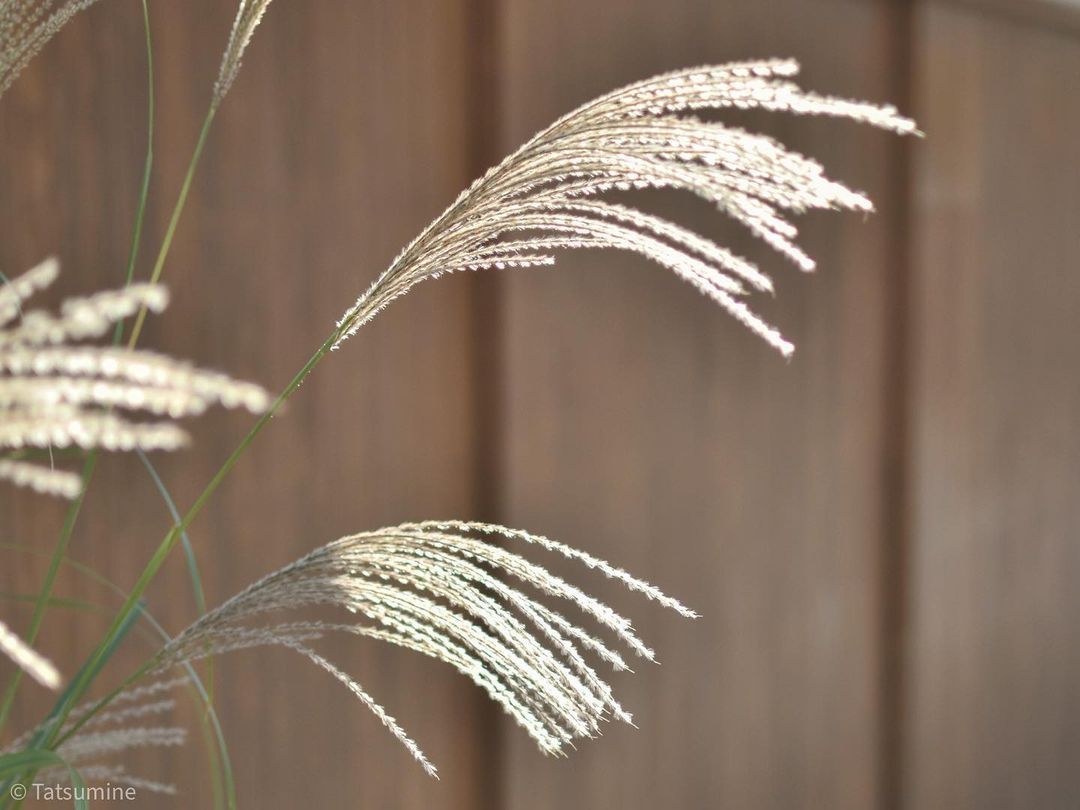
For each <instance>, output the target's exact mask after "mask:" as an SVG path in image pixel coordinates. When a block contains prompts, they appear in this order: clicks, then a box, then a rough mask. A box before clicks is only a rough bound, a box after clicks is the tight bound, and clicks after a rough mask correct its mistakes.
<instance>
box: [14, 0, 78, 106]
mask: <svg viewBox="0 0 1080 810" xmlns="http://www.w3.org/2000/svg"><path fill="white" fill-rule="evenodd" d="M95 2H97V0H4V2H0V96H2V95H3V94H4V93H5V92H7V89H8V88H9V87H11V84H12V82H14V81H15V79H16V78H18V75H19V74H20V73H21V72H22V70H23V68H25V67H26V65H27V64H28V63H29V62H30V60H31V59H33V58H34V56H36V55H37V53H38V51H40V50H41V49H42V48H44V47H45V44H46V43H47V42H48V41H49V40H50V39H52V38H53V36H54V35H55V34H56V32H57V31H59V30H60V29H61V28H63V27H64V25H65V23H67V21H68V20H70V19H71V18H72V17H74V16H75V15H76V14H78V13H79V12H80V11H82V10H83V9H85V8H89V7H90V6H92V5H93V4H94V3H95Z"/></svg>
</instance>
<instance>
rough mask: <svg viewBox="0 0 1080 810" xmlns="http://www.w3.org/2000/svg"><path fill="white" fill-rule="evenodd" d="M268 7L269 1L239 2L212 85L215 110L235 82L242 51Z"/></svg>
mask: <svg viewBox="0 0 1080 810" xmlns="http://www.w3.org/2000/svg"><path fill="white" fill-rule="evenodd" d="M269 5H270V0H240V5H239V7H238V8H237V10H236V18H235V19H234V20H233V27H232V31H231V32H230V33H229V43H228V45H227V46H226V47H225V54H224V55H223V56H222V57H221V68H220V69H219V71H218V78H217V81H216V82H215V83H214V97H213V105H214V107H215V108H216V107H217V106H218V105H219V104H221V102H222V100H224V98H225V96H226V95H227V94H228V92H229V88H231V87H232V85H233V82H234V81H236V75H237V74H238V73H239V72H240V66H241V61H242V60H243V58H244V51H246V50H247V47H248V45H249V44H250V43H251V38H252V36H254V34H255V29H256V28H257V27H258V25H259V22H260V21H261V20H262V17H263V14H265V13H266V8H267V6H269Z"/></svg>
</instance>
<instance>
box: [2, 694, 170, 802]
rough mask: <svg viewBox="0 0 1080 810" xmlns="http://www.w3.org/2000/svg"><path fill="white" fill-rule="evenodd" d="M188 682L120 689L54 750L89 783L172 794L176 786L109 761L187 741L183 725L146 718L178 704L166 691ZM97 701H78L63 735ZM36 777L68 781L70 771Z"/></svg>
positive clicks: (15, 743)
mask: <svg viewBox="0 0 1080 810" xmlns="http://www.w3.org/2000/svg"><path fill="white" fill-rule="evenodd" d="M187 682H188V678H187V677H186V676H181V677H177V678H171V679H168V680H155V681H151V682H149V683H147V684H144V685H142V686H137V687H133V688H131V689H127V690H125V691H124V692H121V693H120V694H119V695H118V696H117V697H116V698H115V699H114V700H113V701H112V703H111V705H110V708H109V709H108V710H106V711H103V712H99V713H97V714H95V715H93V716H91V717H89V719H87V720H85V721H84V723H83V725H82V727H81V728H79V729H78V730H77V731H75V733H74V734H72V735H71V737H70V738H68V739H67V740H65V741H64V742H63V743H62V744H61V745H60V747H59V748H58V749H57V753H58V754H59V755H60V756H61V757H62V758H63V759H64V762H65V763H66V764H67V765H68V766H69V767H73V768H76V769H77V770H78V772H79V775H80V776H81V777H82V778H83V780H84V781H85V782H87V783H88V784H92V783H102V782H109V783H111V784H113V785H122V786H128V787H133V788H136V789H137V790H140V791H146V792H148V793H161V794H175V793H176V788H175V786H173V785H169V784H164V783H161V782H157V781H154V780H151V779H146V778H144V777H141V776H137V775H135V774H132V773H129V772H128V771H127V770H126V769H125V768H124V767H123V766H122V765H119V764H116V763H111V762H109V759H110V758H111V757H115V756H119V755H123V754H125V753H127V752H129V751H132V750H134V749H138V748H172V747H176V746H179V745H183V744H184V743H185V742H186V740H187V731H186V729H184V728H183V727H180V726H168V725H148V723H151V722H154V720H153V719H154V718H158V717H161V716H162V715H165V714H169V713H170V712H172V711H173V709H175V708H176V700H175V699H174V698H172V697H170V694H171V693H172V692H173V691H174V690H176V689H177V688H179V687H181V686H183V685H185V684H186V683H187ZM95 704H96V701H89V702H87V703H84V704H82V705H80V706H78V707H77V708H76V709H75V710H74V711H73V712H72V714H71V716H70V717H69V718H68V720H67V722H66V723H65V724H64V725H63V727H62V728H61V734H63V735H66V734H67V732H69V731H71V730H72V729H73V728H74V726H75V723H76V722H78V721H80V720H83V718H85V717H86V715H87V713H88V712H89V711H90V709H91V708H92V707H94V705H95ZM39 730H40V727H38V728H33V729H30V730H29V731H27V732H26V733H24V734H23V735H21V736H20V737H18V738H16V739H14V740H12V741H11V742H10V743H9V744H8V745H7V746H5V747H4V748H3V749H0V754H5V753H13V752H15V751H19V750H21V749H23V748H25V746H26V745H28V744H29V743H30V741H31V740H32V739H33V736H34V734H35V733H36V732H38V731H39ZM38 779H39V781H41V782H43V783H45V784H68V783H70V781H71V771H70V770H69V769H68V768H50V769H46V770H43V771H42V772H41V773H40V775H39V776H38Z"/></svg>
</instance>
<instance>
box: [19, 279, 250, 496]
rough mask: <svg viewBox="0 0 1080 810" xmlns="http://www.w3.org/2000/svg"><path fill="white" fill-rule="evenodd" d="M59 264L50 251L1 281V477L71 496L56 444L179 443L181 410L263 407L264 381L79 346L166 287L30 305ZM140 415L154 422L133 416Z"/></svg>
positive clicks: (124, 447)
mask: <svg viewBox="0 0 1080 810" xmlns="http://www.w3.org/2000/svg"><path fill="white" fill-rule="evenodd" d="M58 269H59V266H58V264H57V262H56V260H55V259H47V260H45V261H44V262H42V263H41V264H39V265H38V266H37V267H35V268H33V269H32V270H30V271H28V272H27V273H25V274H23V275H22V276H20V277H18V278H15V279H13V280H7V281H0V480H5V481H9V482H12V483H14V484H16V485H17V486H25V487H29V488H31V489H33V490H35V491H37V492H41V493H44V494H48V495H58V496H60V497H65V498H74V497H76V496H77V495H78V493H79V489H80V481H79V478H78V477H77V476H76V475H74V474H73V473H71V472H69V471H65V470H58V469H56V468H55V467H54V466H53V465H52V463H51V462H52V455H51V451H52V449H53V448H69V447H70V448H80V449H83V450H92V449H102V450H110V451H132V450H175V449H177V448H179V447H182V446H183V445H184V444H186V442H187V435H186V434H185V432H184V431H183V430H182V429H181V428H180V427H179V426H178V425H177V424H176V423H175V420H177V419H179V418H181V417H186V416H195V415H198V414H200V413H202V412H203V411H205V410H206V409H207V408H209V407H210V406H212V405H220V406H223V407H226V408H246V409H247V410H249V411H251V412H253V413H261V412H262V411H264V410H265V409H266V408H267V406H268V405H269V397H268V396H267V394H266V392H265V391H264V390H263V389H262V388H260V387H259V386H257V385H252V384H251V383H245V382H238V381H236V380H233V379H231V378H229V377H227V376H225V375H224V374H218V373H216V372H211V371H204V370H201V369H198V368H195V367H194V366H192V365H191V364H189V363H183V362H180V361H177V360H172V359H170V358H168V357H163V356H160V355H156V354H153V353H151V352H145V351H130V350H127V349H121V348H118V347H113V346H104V347H103V346H92V345H81V344H79V343H78V341H83V340H87V339H91V338H99V337H102V336H103V335H105V334H106V333H108V332H110V331H111V330H112V329H113V328H114V326H115V325H116V324H117V323H119V322H120V321H122V320H123V319H125V318H128V317H130V316H132V315H134V314H135V313H136V312H138V311H139V310H140V309H141V308H142V307H144V306H145V307H146V308H147V309H148V310H149V311H151V312H160V311H161V310H163V309H164V308H165V306H166V304H167V303H168V296H167V294H166V291H165V289H164V288H163V287H160V286H157V285H147V284H142V285H139V284H136V285H131V286H129V287H127V288H125V289H122V290H115V291H106V292H100V293H96V294H94V295H91V296H88V297H84V298H72V299H68V300H67V301H65V302H64V303H63V304H61V306H60V312H59V314H58V315H57V314H53V313H51V312H46V311H43V310H31V309H28V308H27V302H28V300H29V299H30V297H31V296H32V295H33V294H34V293H35V292H37V291H39V290H42V289H45V288H46V287H48V286H49V284H51V283H52V282H53V281H54V280H55V279H56V276H57V272H58ZM140 414H141V415H147V416H150V417H153V418H154V420H153V421H136V420H135V419H134V418H133V416H136V415H140ZM34 455H37V456H40V458H37V459H36V460H35V459H34V458H32V456H34ZM45 461H47V462H49V463H48V464H46V463H44V462H45Z"/></svg>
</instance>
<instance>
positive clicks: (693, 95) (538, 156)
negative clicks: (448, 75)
mask: <svg viewBox="0 0 1080 810" xmlns="http://www.w3.org/2000/svg"><path fill="white" fill-rule="evenodd" d="M798 69H799V68H798V64H797V63H796V62H794V61H792V60H767V61H758V62H744V63H738V64H729V65H722V66H718V67H711V66H706V67H699V68H692V69H689V70H680V71H676V72H674V73H668V74H665V75H662V76H657V77H655V78H652V79H646V80H645V81H642V82H638V83H636V84H632V85H630V86H628V87H624V88H623V89H621V90H616V91H614V92H612V93H609V94H607V95H605V96H601V97H600V98H598V99H596V100H595V101H591V102H589V103H588V104H585V105H584V106H582V107H579V108H578V109H576V110H574V111H573V112H572V113H570V114H569V115H566V116H564V117H563V118H561V119H559V120H558V121H556V122H555V123H554V124H552V125H551V126H549V127H548V128H547V129H545V130H543V131H541V132H540V133H538V134H537V135H536V136H534V137H533V138H532V139H531V140H529V141H528V142H527V143H526V144H525V145H524V146H522V147H521V148H520V149H518V150H517V151H516V152H514V153H513V154H512V155H510V156H509V157H507V158H506V159H505V160H503V162H502V163H500V164H499V165H498V166H496V167H495V168H493V169H491V170H490V171H488V173H487V174H485V175H484V176H483V177H481V178H480V179H479V180H477V181H476V182H475V183H473V185H472V186H471V187H470V188H469V189H467V190H466V191H465V192H464V193H462V194H461V196H459V197H458V199H457V200H455V201H454V203H453V204H452V205H451V206H450V207H449V208H448V209H446V211H445V212H443V214H442V215H440V216H439V217H438V218H437V219H436V220H435V221H434V222H432V223H431V225H429V226H428V227H427V229H425V230H424V231H423V232H422V233H421V234H420V235H419V236H418V237H417V238H416V239H415V240H414V241H413V242H412V243H411V244H410V245H408V246H407V247H406V248H405V249H404V250H403V251H402V252H401V253H400V254H399V255H398V256H397V258H396V259H394V261H393V262H392V263H391V265H390V267H389V268H388V269H387V270H386V271H385V272H384V273H383V274H382V275H381V276H379V277H378V279H376V281H375V282H374V283H373V284H372V285H371V287H370V288H369V289H368V290H367V291H366V292H365V293H364V294H363V295H362V296H360V298H359V300H358V301H357V302H356V303H355V304H354V305H353V306H352V307H351V308H350V309H349V310H348V311H347V312H346V313H345V315H344V316H343V317H342V318H341V320H340V321H339V323H338V330H339V331H338V335H339V337H338V340H337V345H340V343H341V342H342V341H344V340H345V339H346V338H348V337H349V336H351V335H353V334H354V333H355V332H356V330H357V329H359V328H360V327H361V326H362V325H363V324H365V323H366V322H367V321H369V320H370V319H371V318H372V317H374V316H375V314H376V313H378V312H379V311H380V310H381V309H382V308H383V307H385V306H386V305H387V304H389V303H390V302H391V301H393V300H394V299H395V298H397V297H398V296H401V295H404V294H405V293H406V292H408V291H409V290H410V289H411V288H412V286H413V285H415V284H417V283H419V282H420V281H423V280H425V279H429V278H437V277H438V276H440V275H442V274H443V273H453V272H457V271H460V270H479V269H484V268H499V269H503V268H522V267H535V266H543V265H550V264H553V263H554V262H555V255H554V252H555V251H557V250H562V249H571V248H614V249H618V250H628V251H633V252H635V253H639V254H641V255H643V256H645V257H646V258H648V259H651V260H652V261H654V262H656V263H658V264H660V265H661V266H663V267H666V268H668V269H669V270H671V271H673V272H674V273H675V274H676V275H678V276H680V277H681V278H683V279H685V280H686V281H689V282H690V283H691V284H693V285H694V286H695V287H696V288H697V289H698V290H700V291H701V292H702V293H704V294H705V295H707V296H709V297H710V298H712V299H713V300H714V301H716V302H717V303H718V304H720V306H722V307H723V308H724V309H725V310H727V311H728V312H729V313H730V314H731V315H733V316H734V317H735V318H736V319H737V320H739V321H740V322H742V323H743V324H744V325H746V326H747V327H749V328H750V329H751V330H752V331H754V332H755V333H757V334H758V335H760V336H761V337H762V338H764V339H765V340H766V341H767V342H768V343H769V344H771V345H772V346H774V347H775V348H777V349H779V350H780V351H781V352H782V353H783V354H784V355H785V356H787V355H790V354H791V352H792V351H793V346H792V345H791V344H790V343H789V342H788V341H787V340H785V339H784V338H783V337H782V336H781V335H780V333H779V332H777V331H776V330H775V329H774V328H772V327H771V326H769V325H768V324H766V323H765V322H763V321H762V320H761V319H760V318H759V317H758V316H756V315H755V314H754V313H753V312H752V311H751V310H750V309H749V308H748V307H747V305H746V303H744V301H743V296H745V295H746V294H747V292H748V291H749V290H751V289H753V290H760V291H771V290H772V281H771V280H770V279H769V277H768V276H766V275H765V274H764V273H762V272H761V271H760V270H759V269H758V268H757V267H756V266H755V265H754V264H753V263H751V262H750V261H748V260H746V259H744V258H742V257H740V256H737V255H735V254H734V253H732V252H731V251H729V250H727V249H725V248H723V247H721V246H720V245H717V244H715V243H714V242H712V241H710V240H709V239H706V238H704V237H702V236H700V235H698V234H696V233H693V232H691V231H688V230H686V229H684V228H682V227H680V226H678V225H676V224H674V223H671V222H668V221H666V220H664V219H661V218H659V217H655V216H652V215H650V214H647V213H645V212H643V211H639V210H637V209H635V208H630V207H627V206H624V205H619V204H616V203H613V202H609V201H605V200H603V199H600V196H601V195H602V194H604V193H605V192H609V191H627V190H633V189H650V188H677V189H682V190H686V191H690V192H692V193H694V194H696V195H698V196H700V197H703V198H705V199H706V200H708V201H709V202H711V203H713V204H715V205H716V206H717V208H719V209H720V210H721V211H722V212H724V213H726V214H728V215H729V216H731V217H733V218H734V219H735V220H736V221H738V222H740V223H742V224H743V225H745V226H746V227H747V228H749V229H750V231H751V232H752V233H754V234H755V235H756V236H758V237H760V238H761V239H763V240H764V241H765V242H766V243H767V244H769V245H771V246H772V247H773V248H775V249H776V250H778V251H780V252H781V253H783V254H784V255H786V256H787V257H788V258H789V259H791V260H793V261H794V262H795V264H797V265H798V266H799V267H800V268H802V269H803V270H811V269H813V267H814V262H813V260H812V259H811V258H810V257H809V256H807V255H806V254H805V253H804V252H803V251H802V250H801V249H799V247H798V246H797V245H796V244H795V242H794V239H795V236H796V234H797V232H796V229H795V227H794V226H793V225H792V224H791V223H790V222H789V221H788V220H787V219H786V218H785V214H786V213H788V212H791V213H799V212H803V211H806V210H808V209H815V208H820V209H847V210H853V211H870V210H872V205H871V203H870V201H869V200H868V199H867V198H866V197H864V196H863V195H862V194H859V193H857V192H854V191H852V190H850V189H848V188H846V187H845V186H843V185H841V184H840V183H837V182H835V181H832V180H830V179H828V178H827V177H826V176H825V175H824V171H823V169H822V167H821V166H820V165H819V164H818V163H816V162H815V161H813V160H810V159H808V158H806V157H803V156H802V155H800V154H798V153H796V152H793V151H791V150H789V149H787V148H786V147H784V146H783V145H782V144H780V143H778V142H777V141H775V140H773V139H771V138H768V137H765V136H763V135H757V134H752V133H749V132H746V131H744V130H742V129H737V128H734V127H729V126H725V125H723V124H720V123H714V122H706V121H702V120H700V119H698V118H696V117H693V116H692V115H690V113H693V112H695V111H698V110H726V109H740V110H746V109H763V110H769V111H774V112H790V113H796V114H800V115H826V116H835V117H840V118H848V119H851V120H853V121H857V122H861V123H866V124H870V125H872V126H876V127H880V128H882V129H887V130H892V131H893V132H897V133H901V134H907V133H914V132H916V129H915V125H914V123H913V122H912V121H910V120H909V119H907V118H904V117H902V116H900V115H899V114H898V113H897V111H896V110H895V109H894V108H893V107H888V106H877V105H873V104H867V103H863V102H858V101H848V100H845V99H840V98H832V97H828V96H819V95H816V94H814V93H809V92H805V91H803V90H801V89H800V88H799V87H798V86H797V85H795V84H793V83H792V82H791V81H790V78H791V77H792V76H794V75H795V74H797V73H798ZM335 347H336V346H335Z"/></svg>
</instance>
